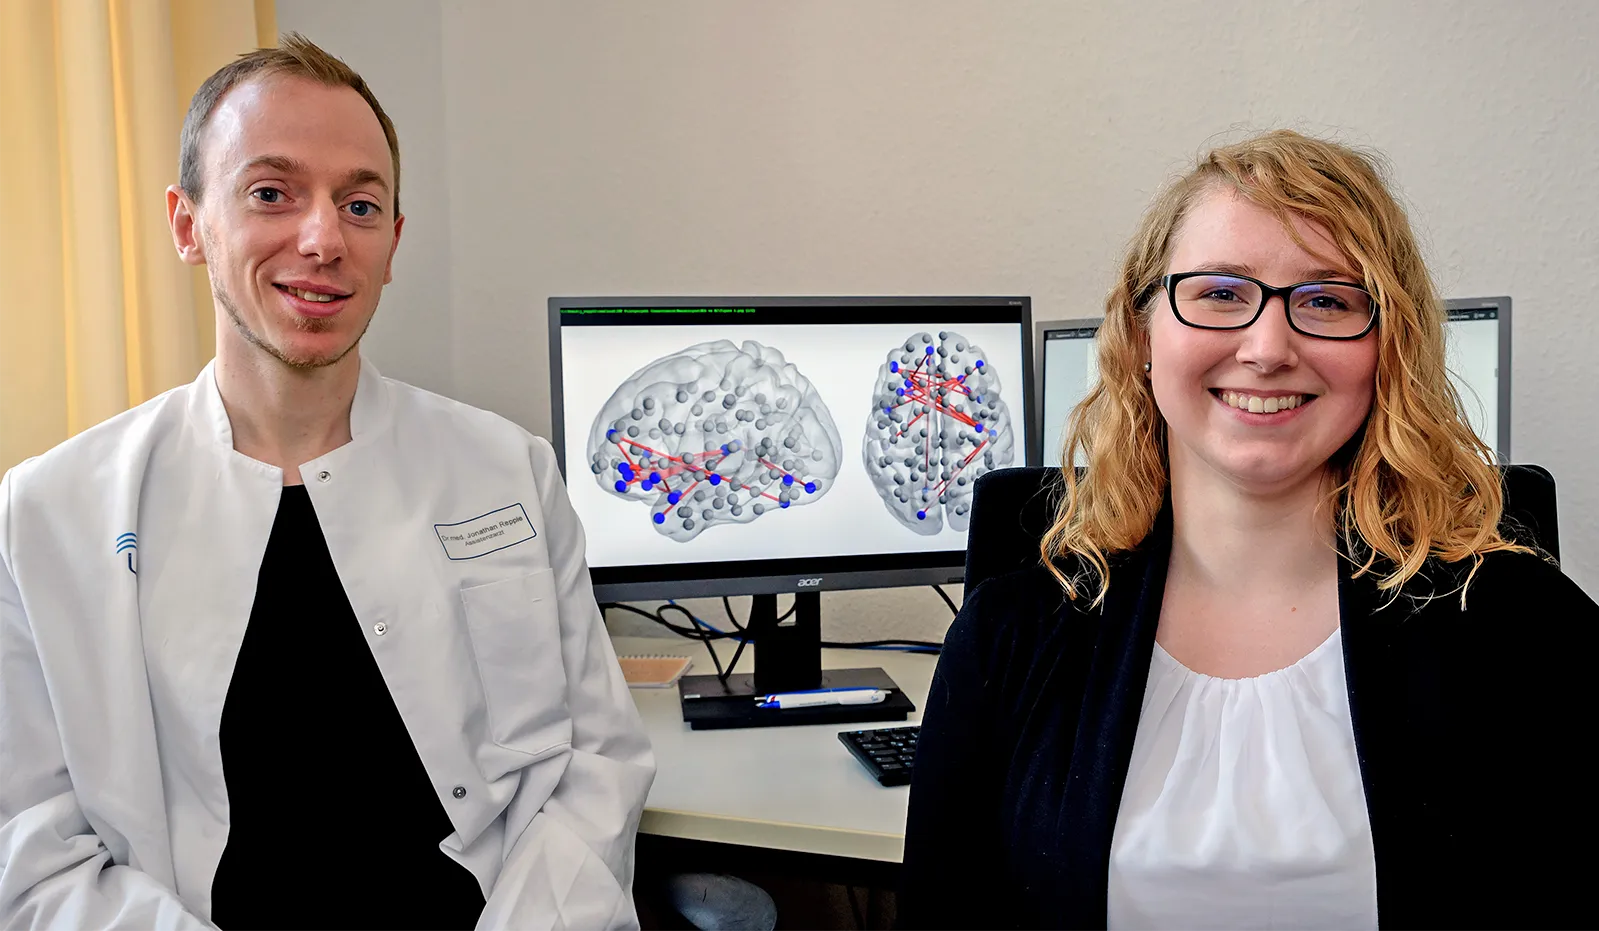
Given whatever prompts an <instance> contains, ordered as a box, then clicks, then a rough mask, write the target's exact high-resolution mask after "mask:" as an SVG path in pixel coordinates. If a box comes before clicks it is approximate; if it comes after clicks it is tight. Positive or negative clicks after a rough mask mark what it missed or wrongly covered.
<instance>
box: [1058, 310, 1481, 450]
mask: <svg viewBox="0 0 1599 931" xmlns="http://www.w3.org/2000/svg"><path fill="white" fill-rule="evenodd" d="M1444 308H1445V312H1446V313H1447V314H1448V320H1447V322H1446V323H1445V325H1444V337H1445V340H1446V344H1445V346H1446V352H1447V353H1448V356H1447V360H1448V365H1449V380H1450V381H1451V382H1452V383H1453V384H1454V386H1455V391H1456V393H1457V394H1459V395H1460V400H1461V403H1462V404H1463V405H1464V407H1465V413H1466V422H1467V423H1468V424H1470V426H1471V428H1472V430H1473V431H1475V432H1476V434H1477V435H1478V436H1479V437H1481V438H1482V441H1483V442H1484V443H1486V444H1487V445H1488V446H1489V447H1490V448H1491V449H1493V450H1494V451H1495V452H1496V453H1497V455H1498V458H1499V461H1500V462H1509V461H1510V298H1508V297H1473V298H1455V299H1451V300H1448V301H1445V302H1444ZM1099 324H1100V319H1099V318H1097V317H1093V318H1087V319H1082V320H1059V321H1054V322H1048V323H1040V324H1038V334H1037V346H1038V363H1039V369H1040V371H1039V384H1040V385H1041V386H1042V387H1041V388H1040V391H1039V396H1040V404H1039V409H1040V411H1041V414H1042V418H1041V424H1040V430H1039V431H1038V432H1039V433H1040V434H1041V435H1042V438H1043V461H1044V464H1045V465H1048V466H1058V465H1060V464H1061V454H1062V452H1063V446H1064V441H1065V430H1066V421H1067V419H1068V418H1069V417H1070V416H1071V412H1072V408H1074V407H1076V406H1077V402H1079V401H1081V400H1082V399H1083V398H1084V397H1085V396H1086V395H1087V394H1088V390H1089V389H1090V388H1091V387H1093V384H1094V382H1095V381H1096V380H1097V379H1098V378H1099V365H1098V354H1097V340H1096V336H1097V334H1098V332H1099ZM1078 464H1079V465H1082V464H1083V463H1078Z"/></svg>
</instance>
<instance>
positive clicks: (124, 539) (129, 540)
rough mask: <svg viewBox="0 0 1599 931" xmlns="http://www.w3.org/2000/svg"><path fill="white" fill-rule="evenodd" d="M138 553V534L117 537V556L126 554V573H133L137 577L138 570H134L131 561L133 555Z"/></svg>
mask: <svg viewBox="0 0 1599 931" xmlns="http://www.w3.org/2000/svg"><path fill="white" fill-rule="evenodd" d="M138 552H139V535H138V534H136V533H125V534H123V535H122V536H120V537H117V554H118V555H121V554H122V553H127V554H128V571H129V572H131V573H133V574H134V575H138V574H139V570H138V569H137V568H135V566H134V561H133V557H134V555H135V554H136V553H138Z"/></svg>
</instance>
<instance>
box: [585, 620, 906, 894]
mask: <svg viewBox="0 0 1599 931" xmlns="http://www.w3.org/2000/svg"><path fill="white" fill-rule="evenodd" d="M614 642H615V645H616V652H617V653H618V654H619V655H624V656H625V655H637V654H650V653H656V654H669V655H674V656H688V657H691V658H692V659H693V660H694V668H693V669H691V670H690V674H696V675H698V674H705V673H711V672H715V669H714V668H712V667H711V662H710V657H709V656H707V655H706V652H705V648H704V647H703V646H700V645H699V644H697V643H692V642H690V641H688V640H665V639H659V638H633V637H618V638H616V640H615V641H614ZM717 648H718V649H717V653H718V655H719V656H721V657H722V659H723V661H724V662H725V661H726V660H727V658H728V657H729V656H731V655H732V650H731V649H730V648H729V647H727V646H726V645H724V644H720V643H719V644H717ZM750 653H751V650H745V652H744V657H743V658H742V659H740V660H739V671H741V672H748V671H749V670H750V669H751V668H752V667H751V666H750V665H748V664H749V663H750ZM937 662H938V658H937V657H935V656H929V655H926V654H911V653H897V652H890V651H886V650H823V651H822V667H823V668H825V669H838V668H844V667H850V666H881V667H882V668H883V669H885V670H887V671H888V674H889V675H890V676H893V677H894V681H895V682H897V683H899V685H900V687H901V688H903V689H904V690H905V693H906V694H907V695H909V696H910V699H911V701H913V702H915V703H916V708H917V710H916V712H915V713H913V714H912V715H911V717H910V720H909V721H908V722H905V723H914V722H916V721H920V720H921V709H922V708H923V707H924V706H925V705H926V704H927V689H928V686H929V684H930V683H931V682H932V678H933V667H934V666H935V665H937ZM631 691H632V695H633V701H634V703H635V704H636V705H638V709H639V714H640V715H641V716H642V717H643V718H644V727H645V729H646V730H648V731H649V735H650V741H651V743H653V744H654V746H655V760H656V775H655V785H654V786H653V787H652V788H651V789H650V797H649V800H648V801H647V802H646V803H645V806H644V818H643V820H642V821H641V822H640V824H639V830H640V831H642V832H643V833H645V834H659V835H664V836H668V837H682V838H687V839H690V840H702V841H714V842H717V843H724V844H742V845H745V846H751V847H766V848H772V849H777V850H793V851H799V852H802V853H814V854H825V855H829V856H837V857H854V858H858V859H866V860H882V861H887V862H891V863H898V862H899V861H900V858H901V856H902V855H903V852H904V848H905V807H906V802H907V800H908V797H909V791H910V790H909V788H908V787H906V786H897V787H893V788H885V787H883V786H880V785H878V784H877V782H876V780H874V779H872V777H871V776H870V775H868V774H867V772H866V770H865V769H864V768H863V767H862V766H861V765H860V764H859V763H857V762H855V758H854V757H853V756H851V755H850V753H849V751H848V750H847V749H845V748H844V745H843V744H842V743H840V742H839V739H838V736H837V735H838V732H839V731H842V730H853V729H864V728H872V727H894V726H898V724H899V723H900V722H877V723H864V724H816V725H809V726H805V727H762V728H748V729H740V730H722V731H695V730H691V729H690V728H689V726H688V725H687V724H684V723H683V714H682V710H681V708H680V706H679V704H678V698H677V689H676V688H675V687H674V688H669V689H632V690H631Z"/></svg>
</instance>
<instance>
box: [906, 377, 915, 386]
mask: <svg viewBox="0 0 1599 931" xmlns="http://www.w3.org/2000/svg"><path fill="white" fill-rule="evenodd" d="M905 387H907V388H914V387H916V385H915V384H914V383H913V382H912V381H911V380H910V379H909V378H907V379H905Z"/></svg>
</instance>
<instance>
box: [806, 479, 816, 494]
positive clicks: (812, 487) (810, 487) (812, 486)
mask: <svg viewBox="0 0 1599 931" xmlns="http://www.w3.org/2000/svg"><path fill="white" fill-rule="evenodd" d="M805 493H806V494H811V495H814V494H816V483H815V482H806V483H805Z"/></svg>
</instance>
